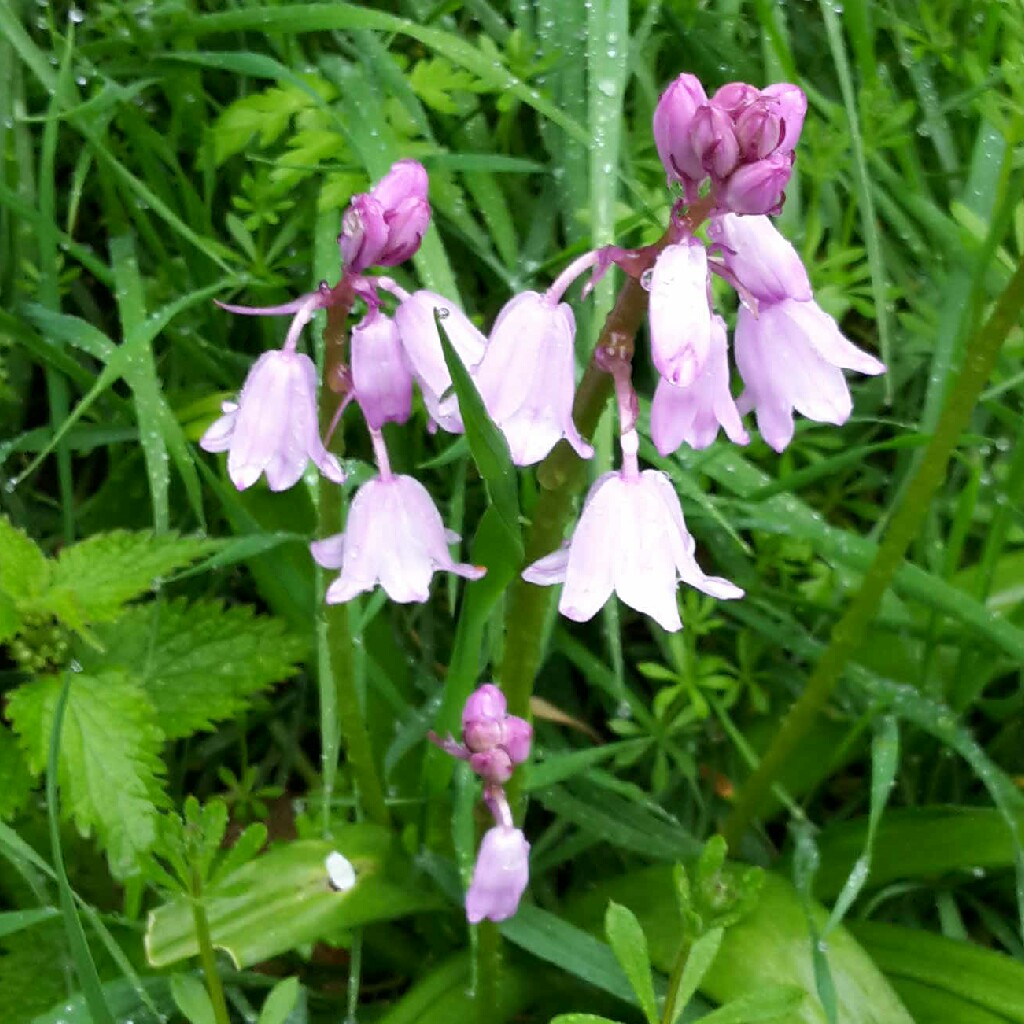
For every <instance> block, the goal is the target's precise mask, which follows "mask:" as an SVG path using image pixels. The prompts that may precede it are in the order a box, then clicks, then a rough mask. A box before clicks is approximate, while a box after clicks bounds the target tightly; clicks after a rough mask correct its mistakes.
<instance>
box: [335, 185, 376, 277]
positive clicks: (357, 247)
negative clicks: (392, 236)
mask: <svg viewBox="0 0 1024 1024" xmlns="http://www.w3.org/2000/svg"><path fill="white" fill-rule="evenodd" d="M387 240H388V226H387V222H386V220H385V218H384V208H383V207H382V206H381V204H380V203H379V202H378V201H377V200H376V199H375V198H374V197H373V196H372V195H366V194H363V195H358V196H353V197H352V201H351V202H350V203H349V206H348V209H347V210H346V211H345V216H344V217H343V218H342V221H341V235H340V236H339V237H338V246H339V247H340V249H341V258H342V259H343V260H344V261H345V268H346V269H347V270H349V271H351V272H352V273H354V274H359V273H362V271H364V270H366V268H367V267H372V266H373V265H374V264H375V263H376V262H377V260H378V259H379V258H380V254H381V253H382V252H383V251H384V246H385V245H386V244H387Z"/></svg>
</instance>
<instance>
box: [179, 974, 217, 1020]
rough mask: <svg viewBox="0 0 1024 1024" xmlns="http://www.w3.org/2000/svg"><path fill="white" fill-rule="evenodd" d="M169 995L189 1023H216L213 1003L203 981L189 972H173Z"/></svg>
mask: <svg viewBox="0 0 1024 1024" xmlns="http://www.w3.org/2000/svg"><path fill="white" fill-rule="evenodd" d="M171 996H172V997H173V999H174V1004H175V1006H177V1007H178V1009H179V1010H181V1012H182V1013H183V1014H184V1015H185V1017H186V1019H187V1020H189V1021H190V1022H191V1024H217V1017H216V1014H215V1013H214V1012H213V1003H211V1002H210V997H209V995H208V994H207V991H206V989H205V988H204V987H203V983H202V982H201V981H200V980H199V979H198V978H196V977H193V976H192V975H191V974H175V975H173V977H172V978H171Z"/></svg>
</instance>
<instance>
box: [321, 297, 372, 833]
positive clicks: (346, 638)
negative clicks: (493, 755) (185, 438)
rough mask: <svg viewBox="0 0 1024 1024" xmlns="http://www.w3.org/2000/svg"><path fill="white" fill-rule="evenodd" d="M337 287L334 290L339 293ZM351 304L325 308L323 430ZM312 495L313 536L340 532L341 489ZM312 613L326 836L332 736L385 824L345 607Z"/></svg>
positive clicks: (334, 763) (364, 800) (333, 404)
mask: <svg viewBox="0 0 1024 1024" xmlns="http://www.w3.org/2000/svg"><path fill="white" fill-rule="evenodd" d="M341 287H342V286H339V289H340V288H341ZM351 304H352V296H351V293H350V292H348V293H345V294H343V296H342V298H341V300H340V301H339V302H338V304H337V305H336V306H331V307H330V308H329V309H328V310H327V329H326V330H325V332H324V341H325V343H326V358H325V372H324V379H325V380H326V381H327V382H328V387H324V388H323V389H322V391H321V397H320V403H321V408H320V421H321V426H322V427H323V428H324V429H326V426H327V424H328V423H330V421H331V419H332V417H333V415H334V413H335V411H336V409H337V404H338V401H339V398H338V395H337V394H336V393H335V392H334V391H333V390H331V387H330V384H331V383H332V382H333V381H334V380H335V372H336V369H337V368H338V367H339V366H341V365H342V364H343V362H344V355H345V322H346V319H347V316H348V312H349V309H350V308H351ZM318 488H319V490H318V495H317V511H318V535H319V536H321V537H326V536H328V535H330V534H333V533H337V532H338V530H340V529H341V511H342V508H341V490H340V488H339V487H338V485H337V484H333V483H331V482H330V481H329V480H326V479H324V478H323V477H321V478H320V483H319V485H318ZM318 596H319V597H320V602H321V603H320V606H319V610H318V615H319V619H320V620H319V622H318V624H317V626H318V628H317V637H318V644H319V668H320V672H319V676H320V736H321V746H322V757H323V791H324V807H323V824H324V832H325V834H327V833H329V832H330V805H331V798H332V797H333V794H334V783H335V778H336V776H337V771H338V755H339V751H338V734H339V732H340V734H341V737H342V739H343V740H344V742H345V756H346V757H347V758H348V763H349V765H350V766H351V768H352V776H353V778H354V780H355V785H356V789H357V794H358V798H359V801H360V806H361V807H362V809H363V811H364V812H365V814H366V816H367V817H368V818H369V819H370V820H371V821H374V822H377V823H378V824H381V825H386V824H387V823H388V820H389V815H388V808H387V803H386V802H385V800H384V790H383V788H382V786H381V782H380V777H379V775H378V774H377V766H376V763H375V762H374V759H373V748H372V746H371V744H370V734H369V732H368V731H367V728H366V719H365V716H364V714H363V708H362V703H361V702H360V700H359V692H358V689H357V687H356V666H355V651H354V648H353V644H352V632H351V629H350V626H349V616H348V606H347V605H344V604H339V605H327V604H324V603H323V598H322V595H318Z"/></svg>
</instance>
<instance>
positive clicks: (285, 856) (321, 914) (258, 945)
mask: <svg viewBox="0 0 1024 1024" xmlns="http://www.w3.org/2000/svg"><path fill="white" fill-rule="evenodd" d="M332 850H338V851H340V852H341V853H343V854H344V855H345V856H346V857H347V858H348V859H349V860H350V861H351V862H352V865H353V867H354V868H355V870H356V884H355V885H354V886H353V887H352V888H351V889H349V890H348V891H347V892H335V891H334V890H333V889H332V888H331V886H330V884H329V882H328V878H327V869H326V867H325V861H326V859H327V855H328V854H329V853H330V852H331V851H332ZM437 906H438V901H437V897H436V896H435V895H434V894H433V893H432V892H431V891H429V890H427V889H424V888H423V887H422V886H420V885H416V884H414V883H413V882H412V881H411V880H410V879H409V878H408V869H407V868H406V866H405V865H404V864H403V862H402V861H401V860H400V859H399V857H398V855H397V854H396V853H394V851H393V850H392V848H391V836H390V834H389V833H388V832H387V831H386V830H385V829H381V828H377V827H375V826H370V825H353V826H349V827H348V828H346V829H344V830H343V831H341V832H339V833H338V835H337V836H336V837H335V840H334V842H333V843H328V842H327V841H324V840H300V841H297V842H293V843H288V844H285V845H281V846H276V847H274V848H273V849H271V850H270V851H269V852H268V853H266V854H264V855H263V856H262V857H257V858H256V859H255V860H251V861H249V863H247V864H245V865H243V866H242V867H240V868H239V869H238V870H237V871H235V872H233V873H232V874H230V875H228V876H226V877H225V878H223V879H221V880H220V881H219V882H217V884H216V885H214V886H212V887H211V888H210V889H209V890H208V892H207V899H206V912H207V915H208V917H209V919H210V931H211V934H212V938H213V944H214V945H215V946H216V947H218V948H219V949H223V950H224V951H225V952H226V953H227V954H228V956H229V957H231V960H232V962H233V963H234V964H235V966H236V967H237V968H239V969H241V968H243V967H249V966H251V965H252V964H255V963H259V962H260V961H261V960H269V959H270V958H271V957H275V956H278V955H280V954H281V953H285V952H287V951H289V950H291V949H294V948H295V947H296V946H300V945H303V944H305V943H309V942H316V941H318V940H327V941H332V940H333V941H335V942H337V941H338V939H339V937H340V936H341V934H342V933H343V932H345V931H346V930H348V929H350V928H355V927H357V926H359V925H363V924H369V923H371V922H374V921H391V920H394V919H395V918H398V917H405V916H406V915H408V914H414V913H418V912H420V911H425V910H431V909H435V908H436V907H437ZM197 953H198V947H197V945H196V939H195V926H194V924H193V921H192V910H191V907H190V905H189V903H188V901H187V900H186V899H184V898H183V899H179V900H175V901H173V902H171V903H166V904H164V905H163V906H161V907H158V908H157V909H156V910H154V911H152V912H151V913H150V915H149V920H148V922H147V927H146V955H147V957H148V959H149V962H150V963H151V964H152V965H153V966H154V967H166V966H167V965H168V964H173V963H177V962H178V961H180V960H184V959H186V958H187V957H191V956H196V955H197Z"/></svg>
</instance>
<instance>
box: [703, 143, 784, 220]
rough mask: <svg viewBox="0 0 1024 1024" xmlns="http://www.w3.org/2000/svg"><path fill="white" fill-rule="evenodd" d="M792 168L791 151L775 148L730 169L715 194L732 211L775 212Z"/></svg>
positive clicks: (778, 207) (780, 203) (780, 204)
mask: <svg viewBox="0 0 1024 1024" xmlns="http://www.w3.org/2000/svg"><path fill="white" fill-rule="evenodd" d="M792 170H793V161H792V157H791V156H790V154H787V153H780V152H778V151H776V152H775V153H773V154H772V155H771V156H769V157H766V158H765V159H764V160H758V161H757V162H756V163H752V164H746V165H745V166H743V167H739V168H737V169H736V170H735V171H733V173H732V174H731V175H730V176H729V178H728V180H727V181H726V182H725V185H724V187H723V188H722V190H721V191H720V192H719V194H718V198H719V201H720V203H721V205H722V207H723V208H725V209H726V210H730V211H731V212H732V213H741V214H743V213H778V211H779V209H780V208H781V206H782V198H783V195H782V193H783V190H784V189H785V187H786V185H787V184H788V183H789V177H790V174H791V173H792Z"/></svg>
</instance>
